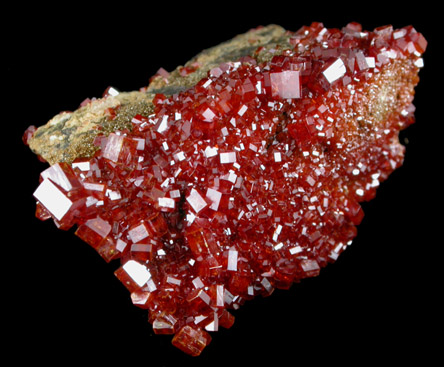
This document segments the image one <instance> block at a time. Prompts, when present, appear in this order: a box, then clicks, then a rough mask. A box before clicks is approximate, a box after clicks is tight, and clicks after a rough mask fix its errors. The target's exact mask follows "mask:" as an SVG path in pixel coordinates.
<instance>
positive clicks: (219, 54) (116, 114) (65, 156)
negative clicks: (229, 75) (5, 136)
mask: <svg viewBox="0 0 444 367" xmlns="http://www.w3.org/2000/svg"><path fill="white" fill-rule="evenodd" d="M288 38H289V37H288V33H287V31H286V30H285V29H283V28H282V27H280V26H278V25H274V24H271V25H268V26H265V27H258V28H255V29H251V30H249V31H248V32H246V33H244V34H240V35H237V36H235V37H234V38H233V39H231V40H229V41H226V42H224V43H221V44H219V45H217V46H214V47H211V48H209V49H207V50H204V51H202V52H201V53H199V54H198V55H196V56H195V57H194V58H192V59H191V60H189V61H188V62H187V63H186V64H185V65H184V66H178V67H177V68H176V69H175V70H174V71H172V72H171V73H170V74H169V75H168V76H167V77H163V76H160V75H156V76H154V77H153V78H152V80H151V82H150V84H149V85H148V87H146V88H143V89H141V90H140V91H133V92H123V93H120V94H118V95H116V96H107V97H104V98H98V99H93V100H92V101H91V102H90V103H88V104H87V105H86V106H83V107H80V108H78V109H77V110H75V111H74V112H61V113H59V114H58V115H56V116H54V117H53V118H52V119H51V120H50V121H48V122H47V123H46V124H45V125H43V126H41V127H39V128H38V129H37V130H36V132H35V133H34V135H33V137H31V138H30V139H29V141H28V144H29V147H30V149H31V150H32V151H33V152H34V153H35V154H37V155H38V156H39V157H40V158H42V159H44V160H45V161H47V162H48V163H49V164H51V165H52V164H55V163H57V162H68V163H71V162H72V161H73V160H74V159H76V158H78V157H90V156H92V155H93V154H94V152H95V151H96V150H97V147H96V146H95V145H94V144H93V142H94V138H95V137H96V136H97V135H98V134H99V133H104V134H108V133H110V132H112V131H116V130H124V129H130V128H131V123H130V122H131V119H132V118H133V117H134V116H135V115H137V114H140V115H144V116H147V115H149V114H151V113H152V112H153V109H154V105H153V103H152V100H153V98H154V96H155V94H156V93H162V94H165V95H166V96H169V95H172V94H174V93H178V92H180V91H183V90H186V89H188V88H190V87H192V86H193V85H195V84H196V83H197V82H198V81H199V80H201V79H202V78H204V77H205V76H206V75H207V72H208V71H209V70H211V69H212V68H213V67H215V66H218V65H220V64H221V63H223V62H229V61H236V60H238V59H239V58H240V57H242V56H253V54H254V53H255V51H256V50H257V49H258V48H259V47H264V48H265V49H270V48H276V47H281V49H283V48H287V47H288V46H289V45H288ZM278 45H279V46H278ZM183 67H188V68H194V69H196V70H195V71H194V72H192V73H190V74H188V75H185V76H182V75H181V74H180V71H181V70H182V68H183Z"/></svg>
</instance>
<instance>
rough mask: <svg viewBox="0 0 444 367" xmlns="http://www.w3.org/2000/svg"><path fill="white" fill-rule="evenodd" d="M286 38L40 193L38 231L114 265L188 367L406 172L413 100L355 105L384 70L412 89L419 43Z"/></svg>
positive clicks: (51, 179)
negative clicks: (71, 236) (74, 239)
mask: <svg viewBox="0 0 444 367" xmlns="http://www.w3.org/2000/svg"><path fill="white" fill-rule="evenodd" d="M288 37H289V42H290V44H291V45H292V48H291V49H288V50H283V51H281V52H279V54H276V55H274V56H272V57H271V56H270V57H269V58H268V59H269V60H270V61H267V62H258V61H257V60H256V59H255V58H253V57H245V58H242V59H240V60H239V61H236V62H230V63H225V64H222V65H220V66H219V67H217V68H214V69H212V70H211V71H210V72H209V73H208V76H207V77H206V78H204V79H202V80H201V81H199V82H198V83H197V84H196V85H195V86H194V87H192V88H190V89H188V90H186V91H184V92H181V93H179V94H175V95H173V96H170V97H166V96H164V95H157V96H156V97H155V99H154V103H155V113H153V114H152V115H149V116H140V115H137V116H135V117H134V118H133V119H132V130H131V132H123V131H120V132H119V131H116V132H114V133H111V134H109V135H108V136H102V137H100V138H99V139H97V144H98V145H99V146H100V147H101V149H100V150H99V151H98V152H97V154H96V155H95V156H94V157H93V158H91V159H78V160H76V161H74V162H73V164H72V165H68V164H66V163H59V164H56V165H54V166H52V167H50V168H48V169H47V170H46V171H44V172H43V173H42V175H41V178H42V183H41V185H40V186H39V188H38V189H37V190H36V192H35V197H36V199H37V201H38V210H37V216H38V217H39V218H40V219H48V218H49V217H52V218H53V219H54V221H55V222H56V224H57V226H58V227H60V228H62V229H68V228H71V227H72V226H74V225H76V226H77V230H76V235H77V236H79V237H80V238H81V239H83V240H84V241H85V242H87V243H88V244H90V245H91V246H92V247H93V248H95V249H96V250H97V251H98V252H99V253H100V255H101V256H102V257H103V258H104V259H105V260H106V261H111V260H113V259H117V258H120V261H121V267H120V268H119V269H118V270H117V271H116V273H115V274H116V276H117V277H118V278H119V279H120V281H121V282H122V283H123V284H124V285H125V286H126V287H127V288H128V290H129V291H130V292H131V299H132V301H133V303H134V304H135V305H136V306H139V307H141V308H143V309H147V310H148V311H149V321H150V322H151V323H152V325H153V330H154V332H155V333H156V334H174V337H173V339H172V343H173V345H175V346H176V347H178V348H179V349H181V350H183V351H184V352H186V353H188V354H190V355H194V356H196V355H199V354H200V353H201V352H202V350H203V349H204V348H205V346H206V345H208V343H209V342H210V340H211V337H210V335H209V334H208V332H214V331H217V330H218V328H219V326H221V327H231V326H232V325H233V322H234V316H233V315H232V314H230V313H229V312H228V310H230V309H237V308H239V306H241V305H242V304H243V303H244V302H245V301H246V300H250V299H252V298H254V297H255V296H258V295H263V296H266V295H269V294H271V293H272V292H273V290H274V289H275V288H282V289H288V288H289V287H290V286H291V284H292V283H294V282H297V281H299V280H301V279H303V278H306V277H312V276H316V275H318V274H319V272H320V270H321V268H322V267H325V266H326V265H327V264H328V263H332V262H334V261H335V260H336V259H337V258H338V256H339V255H340V254H341V253H342V252H343V251H344V250H345V249H346V248H347V246H348V245H349V244H350V243H351V241H352V240H353V238H354V237H355V235H356V225H358V224H359V223H360V222H361V220H362V219H363V211H362V209H361V206H360V204H359V203H360V202H362V201H364V200H369V199H371V198H373V196H374V195H375V193H376V189H377V187H378V186H379V183H380V182H382V181H383V180H385V179H386V178H387V177H388V175H389V174H390V173H391V172H392V171H393V170H394V169H396V168H397V167H399V166H400V165H401V164H402V161H403V153H404V148H403V146H402V145H400V144H399V141H398V133H399V131H400V130H401V129H403V128H405V127H406V126H407V125H409V124H410V123H411V122H412V121H413V111H414V108H413V105H412V104H411V103H412V99H413V94H411V93H410V94H408V93H404V95H403V96H402V98H403V99H402V98H401V102H399V106H398V107H397V109H396V110H394V111H389V112H387V111H385V110H383V108H382V107H381V110H378V109H375V110H374V111H368V110H367V109H366V106H367V105H368V103H369V98H370V97H369V95H370V96H371V95H372V94H371V89H372V88H373V86H375V85H377V87H378V88H380V87H381V85H380V84H381V83H383V82H384V77H383V74H384V70H386V69H388V68H396V67H398V66H399V67H401V66H402V67H407V66H408V67H409V68H410V70H409V71H407V72H406V73H408V75H409V76H410V78H411V83H412V84H415V83H416V82H417V77H416V74H417V72H418V68H419V67H421V66H422V59H421V53H422V52H424V51H425V48H426V45H427V42H426V41H425V39H424V37H423V36H422V35H421V34H419V33H417V32H416V31H415V30H414V29H413V28H412V27H405V28H402V29H399V30H393V29H392V27H391V26H387V27H380V28H377V29H375V30H374V31H373V32H365V31H362V27H361V26H360V25H359V24H357V23H351V24H349V25H348V26H346V27H344V28H343V29H342V30H338V29H326V28H324V26H323V25H322V24H320V23H313V24H312V25H311V26H309V27H303V28H301V29H300V30H299V31H297V32H294V33H289V34H288ZM260 52H264V51H263V50H258V52H257V55H259V54H260ZM270 52H271V51H270ZM265 59H267V58H265ZM397 65H398V66H397ZM191 72H193V70H192V69H186V68H184V69H182V70H181V73H183V74H184V75H186V74H188V73H191ZM159 75H162V76H165V77H167V73H166V72H165V71H164V70H163V69H161V70H159ZM110 91H111V92H112V93H116V92H115V90H114V89H110V90H107V92H106V93H105V95H109V93H110ZM372 103H374V102H372ZM381 103H382V102H381ZM33 132H34V130H33V129H29V130H27V132H26V133H25V142H26V141H27V138H26V137H27V136H29V134H32V133H33Z"/></svg>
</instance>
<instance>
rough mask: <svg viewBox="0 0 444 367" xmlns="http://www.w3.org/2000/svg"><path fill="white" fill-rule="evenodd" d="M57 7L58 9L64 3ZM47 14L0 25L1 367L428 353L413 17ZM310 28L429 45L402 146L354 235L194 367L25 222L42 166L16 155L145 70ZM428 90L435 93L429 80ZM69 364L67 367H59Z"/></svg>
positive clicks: (142, 10)
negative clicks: (420, 51) (397, 33)
mask: <svg viewBox="0 0 444 367" xmlns="http://www.w3.org/2000/svg"><path fill="white" fill-rule="evenodd" d="M65 4H66V3H65ZM99 4H100V5H99V7H95V8H94V9H93V8H92V5H91V3H86V2H82V3H77V4H75V5H72V6H69V5H64V8H63V9H62V8H61V7H60V6H58V5H55V6H54V5H53V6H51V7H49V6H48V7H45V6H44V5H42V4H40V5H38V6H35V7H30V6H24V5H23V7H20V6H18V7H16V8H15V7H14V8H11V9H9V10H7V11H5V12H4V14H3V18H4V21H3V22H2V43H3V45H2V56H1V58H2V63H3V62H5V61H6V66H5V67H3V68H2V71H3V73H4V75H3V78H2V79H3V81H5V80H6V86H5V85H4V84H3V88H2V89H3V92H2V94H3V93H4V95H3V97H2V101H1V103H2V109H1V110H2V111H3V112H1V113H2V124H3V128H4V130H3V133H2V138H3V144H2V150H3V149H4V153H3V154H2V158H3V159H2V163H3V173H2V187H3V190H2V194H3V198H2V202H3V208H2V212H4V218H3V219H6V221H4V222H3V225H2V229H3V230H2V245H3V249H4V251H3V254H2V255H3V256H2V257H3V267H2V271H3V273H4V274H3V276H2V284H3V292H2V303H3V305H4V306H7V308H6V311H3V312H2V316H3V325H4V327H3V326H2V331H3V333H4V334H5V336H6V337H7V338H6V340H7V343H6V344H5V343H2V344H3V345H2V348H5V347H6V348H5V349H6V351H8V352H10V353H11V354H12V355H13V357H14V358H15V360H16V361H17V363H13V365H17V364H18V362H20V361H25V360H26V361H33V362H38V363H42V362H43V363H48V364H54V363H57V364H58V365H61V366H65V365H67V364H68V363H71V362H77V363H90V362H93V363H101V365H106V364H109V363H115V364H117V362H118V361H122V362H121V363H125V365H138V366H139V365H140V366H142V365H146V366H173V365H181V366H187V365H195V366H199V365H207V366H208V365H223V366H231V365H236V366H237V365H242V364H247V363H248V364H249V365H250V364H251V365H265V364H266V363H267V364H268V363H269V362H268V361H270V362H271V363H275V364H284V363H285V364H289V365H295V366H296V365H308V364H310V365H312V364H315V365H317V364H320V363H341V364H344V363H346V364H353V365H357V366H360V365H363V364H364V363H374V364H377V365H380V364H381V363H387V362H389V363H393V364H395V365H401V364H403V363H406V362H417V363H420V365H427V364H428V363H427V361H430V360H431V358H432V357H433V356H434V355H436V352H437V351H438V350H439V348H440V345H441V343H438V342H439V339H440V338H442V335H441V327H442V316H441V311H442V306H441V301H440V297H439V296H440V293H442V283H441V280H440V277H441V273H440V268H441V266H442V265H441V261H440V259H441V257H440V252H441V247H442V246H443V242H444V241H443V239H442V229H441V227H442V224H441V223H442V219H443V215H442V192H441V187H442V180H441V172H440V171H441V170H442V167H443V163H442V149H441V146H440V144H441V143H442V139H441V133H442V126H441V125H442V124H443V123H444V122H443V121H442V120H443V118H442V102H440V100H439V99H438V98H439V97H440V96H439V94H441V95H442V92H439V90H440V89H441V88H442V85H443V83H442V72H443V71H442V49H441V47H442V46H441V45H440V43H442V41H441V40H440V39H439V37H442V33H443V32H442V23H443V22H442V20H440V19H438V17H437V16H436V15H437V14H438V13H440V11H439V10H438V9H437V6H436V5H434V6H432V5H429V4H427V3H426V2H412V3H410V5H409V4H407V3H405V2H404V4H390V3H389V2H385V3H379V2H371V1H366V2H358V3H354V4H353V3H345V2H331V3H330V4H329V5H324V4H322V3H316V2H314V1H312V2H304V3H303V4H299V2H291V3H287V2H279V1H275V2H272V3H258V2H248V3H246V4H243V3H241V2H218V3H212V4H211V5H209V3H206V4H205V3H204V5H200V4H198V3H196V2H192V3H187V4H183V3H181V2H178V3H172V2H163V3H160V4H156V5H153V4H151V3H143V5H132V4H130V3H129V2H122V3H114V5H111V3H109V2H106V3H105V2H103V3H99ZM312 21H320V22H323V23H324V25H325V26H327V27H335V28H341V27H342V26H344V25H346V24H347V23H348V22H351V21H357V22H360V23H361V24H363V27H364V29H367V30H372V29H373V28H375V27H377V26H381V25H386V24H392V25H393V26H394V27H395V28H400V27H403V26H405V25H409V24H411V25H413V26H414V27H415V28H416V29H417V30H418V31H419V32H421V33H423V34H424V36H425V37H426V39H427V40H428V42H429V45H428V49H427V51H426V53H425V55H424V61H425V67H424V69H423V70H421V72H420V78H421V81H420V83H419V85H418V87H417V88H416V96H415V101H414V103H415V106H416V108H417V110H416V123H415V124H414V125H412V126H411V127H409V128H408V129H407V130H406V131H404V132H403V133H402V135H401V141H402V142H403V143H404V144H406V145H407V152H406V157H405V163H404V165H403V166H402V167H401V168H400V169H398V170H397V171H396V172H394V173H393V174H392V176H391V177H390V178H389V180H388V181H386V182H384V183H383V184H382V185H381V186H380V188H379V189H378V195H377V197H376V198H375V199H374V200H373V201H371V202H369V203H364V205H363V206H364V211H365V218H364V220H363V222H362V224H361V225H360V226H359V231H358V233H359V234H358V236H357V238H356V239H355V241H354V243H353V244H352V245H351V247H350V248H349V249H347V251H346V252H345V253H344V254H343V255H341V257H340V258H339V259H338V261H337V262H336V263H335V264H333V265H330V266H328V267H327V268H325V269H324V270H322V272H321V275H320V276H318V277H316V278H313V279H307V280H305V281H303V282H302V283H300V284H297V285H294V286H293V287H292V288H291V289H290V290H289V291H275V292H274V293H273V295H272V296H271V297H268V298H257V299H255V300H253V301H251V302H248V303H247V304H245V305H244V306H243V307H242V308H241V309H240V310H238V311H236V312H234V315H235V316H236V322H235V324H234V326H233V327H232V328H231V329H230V330H224V329H222V330H220V331H219V332H217V333H212V337H213V341H212V343H211V344H210V345H209V346H208V347H207V348H206V349H205V350H204V352H203V353H202V355H201V356H200V357H197V358H192V357H189V356H187V355H185V354H183V353H182V352H180V351H179V350H177V349H176V348H174V347H172V346H171V344H170V342H171V337H170V336H159V335H154V334H153V332H152V328H151V325H150V324H148V322H147V321H146V320H147V314H146V312H145V311H142V310H140V309H138V308H136V307H134V306H133V305H132V304H131V300H130V298H129V293H128V292H127V291H126V289H124V287H123V286H122V285H121V284H120V282H119V281H118V280H117V279H116V278H115V276H114V275H113V271H114V269H115V268H116V267H117V265H116V264H113V263H111V264H107V263H105V262H104V261H103V260H102V259H101V258H100V256H99V255H97V254H96V253H95V251H94V250H93V249H91V248H90V247H89V246H88V245H86V244H85V243H83V242H82V241H81V240H80V239H78V238H77V237H75V236H74V235H73V233H72V232H73V231H68V232H64V231H60V230H58V229H57V228H56V227H55V225H54V224H53V223H52V221H46V222H40V221H39V220H37V219H36V218H35V217H34V209H35V201H34V199H33V197H32V193H33V191H34V190H35V189H36V187H37V185H38V176H39V173H40V172H41V171H42V170H43V169H45V168H46V167H47V166H46V164H43V163H41V162H39V161H38V160H37V158H36V157H35V155H34V154H33V153H31V152H30V151H29V149H28V148H27V147H26V146H24V145H23V144H22V142H21V136H22V134H23V132H24V130H25V129H26V128H27V127H28V126H29V125H36V126H40V125H42V124H44V123H45V122H46V121H48V120H49V119H50V118H51V117H53V116H54V115H55V114H57V113H59V112H60V111H63V110H74V109H76V108H77V107H78V105H79V104H80V102H82V101H83V100H84V99H85V98H86V97H100V96H101V95H102V93H103V91H104V90H105V89H106V88H107V87H108V86H110V85H111V86H114V87H116V88H117V89H119V90H122V91H129V90H136V89H138V88H140V87H142V86H145V85H147V84H148V80H149V78H150V76H152V75H153V74H154V73H155V72H156V71H157V70H158V69H159V68H160V67H163V68H165V69H166V70H168V71H171V70H173V69H174V68H175V67H176V66H177V65H183V64H184V63H185V62H186V61H187V60H188V59H190V58H191V57H193V56H194V55H195V54H197V53H198V52H199V51H201V50H202V49H204V48H208V47H211V46H213V45H216V44H218V43H220V42H222V41H225V40H228V39H230V38H232V37H233V36H235V35H236V34H238V33H243V32H245V31H247V30H249V29H250V28H253V27H256V26H259V25H267V24H270V23H275V24H279V25H281V26H283V27H284V28H286V29H289V30H293V31H295V30H297V29H299V28H300V27H301V26H302V25H309V24H310V23H311V22H312ZM440 79H441V80H440ZM73 365H76V364H73Z"/></svg>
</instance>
